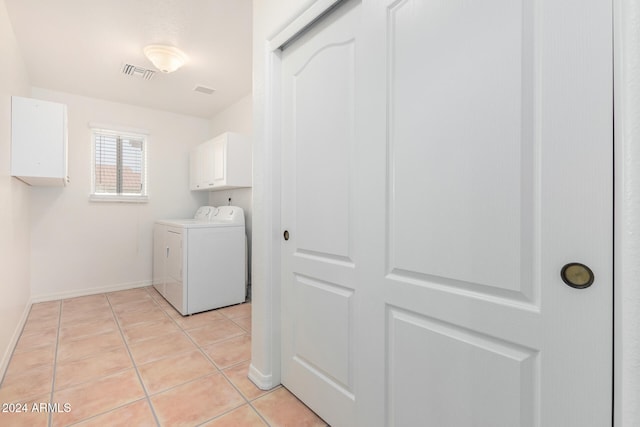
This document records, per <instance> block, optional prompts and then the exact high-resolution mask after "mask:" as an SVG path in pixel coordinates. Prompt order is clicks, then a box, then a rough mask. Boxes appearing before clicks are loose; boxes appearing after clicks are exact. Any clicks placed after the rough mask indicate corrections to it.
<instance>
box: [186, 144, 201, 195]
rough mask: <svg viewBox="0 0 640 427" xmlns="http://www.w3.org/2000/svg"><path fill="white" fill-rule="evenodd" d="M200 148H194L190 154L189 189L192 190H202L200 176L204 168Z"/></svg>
mask: <svg viewBox="0 0 640 427" xmlns="http://www.w3.org/2000/svg"><path fill="white" fill-rule="evenodd" d="M199 154H200V146H199V145H198V146H197V147H194V148H193V149H192V150H191V152H190V153H189V188H190V189H191V190H199V189H200V174H201V173H202V167H201V166H200V155H199Z"/></svg>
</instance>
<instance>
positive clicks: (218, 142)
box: [189, 132, 251, 191]
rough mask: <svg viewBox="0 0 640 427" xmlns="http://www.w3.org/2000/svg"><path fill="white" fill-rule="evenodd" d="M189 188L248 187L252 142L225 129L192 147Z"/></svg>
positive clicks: (249, 185) (209, 189)
mask: <svg viewBox="0 0 640 427" xmlns="http://www.w3.org/2000/svg"><path fill="white" fill-rule="evenodd" d="M189 162H190V174H189V177H190V180H189V181H190V188H191V190H208V191H211V190H225V189H230V188H240V187H251V142H250V140H249V138H247V137H245V136H243V135H239V134H237V133H232V132H226V133H223V134H222V135H220V136H217V137H216V138H214V139H212V140H209V141H207V142H203V143H202V144H200V145H198V146H196V147H194V148H193V149H192V150H191V156H190V161H189Z"/></svg>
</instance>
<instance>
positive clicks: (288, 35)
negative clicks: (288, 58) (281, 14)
mask: <svg viewBox="0 0 640 427" xmlns="http://www.w3.org/2000/svg"><path fill="white" fill-rule="evenodd" d="M341 1H342V0H317V1H316V2H315V3H313V4H312V5H311V6H309V8H308V9H306V10H304V11H302V12H301V13H300V14H299V15H298V16H297V17H296V18H295V19H294V20H293V21H292V22H291V23H289V25H287V26H286V27H285V28H284V29H283V30H282V31H280V32H279V33H278V34H277V35H276V36H275V37H273V38H272V39H271V40H269V47H268V49H269V50H270V51H272V52H273V51H276V50H278V49H280V47H281V46H282V45H284V44H286V43H288V42H289V41H291V40H292V39H293V38H294V37H296V36H297V35H298V34H299V33H301V32H302V31H304V30H305V29H306V28H307V27H309V26H310V25H312V24H313V23H314V22H315V21H317V20H318V19H319V18H321V17H322V15H324V14H325V13H326V12H327V11H329V9H331V8H332V7H334V6H336V5H337V4H338V3H340V2H341Z"/></svg>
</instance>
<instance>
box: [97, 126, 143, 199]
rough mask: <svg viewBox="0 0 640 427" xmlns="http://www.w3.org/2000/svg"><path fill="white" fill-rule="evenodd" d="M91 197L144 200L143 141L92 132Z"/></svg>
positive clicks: (137, 137)
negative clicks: (92, 183)
mask: <svg viewBox="0 0 640 427" xmlns="http://www.w3.org/2000/svg"><path fill="white" fill-rule="evenodd" d="M93 135H94V137H93V140H94V153H95V155H94V165H93V166H94V167H93V170H94V194H96V195H117V196H122V195H132V196H136V195H137V196H144V195H145V194H146V190H145V181H146V179H145V178H146V174H145V162H144V160H145V155H144V154H145V153H144V149H145V147H144V146H145V137H144V136H143V135H128V134H120V133H117V132H113V131H107V130H102V129H94V130H93Z"/></svg>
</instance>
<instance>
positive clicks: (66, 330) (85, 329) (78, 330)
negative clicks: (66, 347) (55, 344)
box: [59, 318, 118, 342]
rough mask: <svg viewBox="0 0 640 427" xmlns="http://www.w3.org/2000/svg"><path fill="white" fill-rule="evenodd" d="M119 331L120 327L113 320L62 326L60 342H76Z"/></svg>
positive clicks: (96, 320) (98, 320)
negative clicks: (92, 336)
mask: <svg viewBox="0 0 640 427" xmlns="http://www.w3.org/2000/svg"><path fill="white" fill-rule="evenodd" d="M117 330H118V325H117V324H116V321H115V320H114V319H113V318H111V319H101V318H99V319H94V320H91V321H87V322H73V323H68V324H66V325H61V326H60V334H59V342H67V341H74V340H77V339H80V338H84V337H88V336H91V335H100V334H104V333H105V332H110V331H117Z"/></svg>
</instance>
